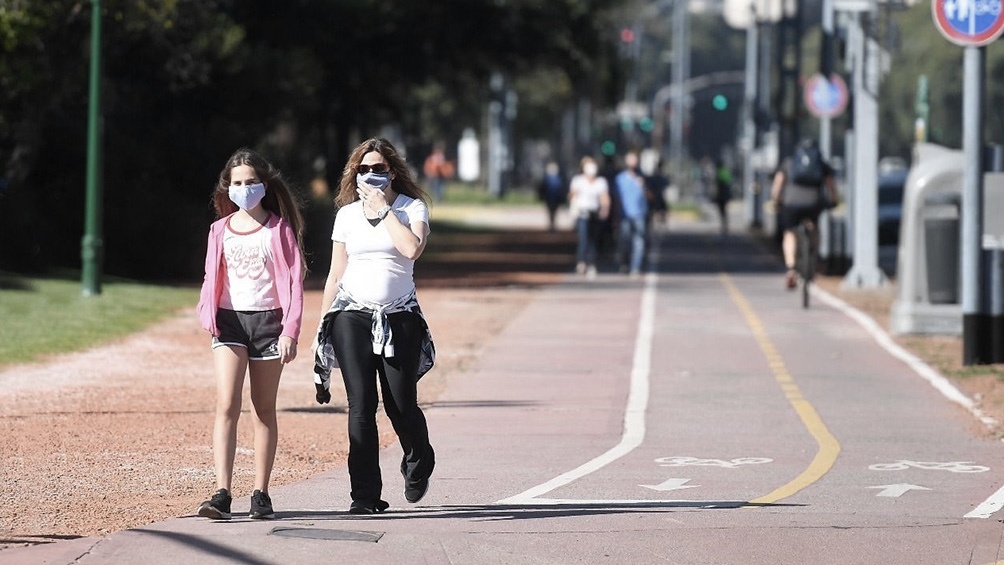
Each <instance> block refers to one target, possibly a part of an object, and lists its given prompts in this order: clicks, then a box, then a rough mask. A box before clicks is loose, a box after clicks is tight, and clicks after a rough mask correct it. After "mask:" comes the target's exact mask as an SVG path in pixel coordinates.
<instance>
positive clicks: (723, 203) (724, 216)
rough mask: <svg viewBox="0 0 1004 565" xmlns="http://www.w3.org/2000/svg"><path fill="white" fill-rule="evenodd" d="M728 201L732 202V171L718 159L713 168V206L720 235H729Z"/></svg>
mask: <svg viewBox="0 0 1004 565" xmlns="http://www.w3.org/2000/svg"><path fill="white" fill-rule="evenodd" d="M729 200H732V171H731V170H730V169H729V168H728V167H727V166H725V163H723V162H722V161H721V159H719V160H718V162H717V163H716V166H715V205H716V206H717V207H718V217H719V221H720V224H719V226H720V231H721V233H722V235H725V234H727V233H729V214H728V205H729Z"/></svg>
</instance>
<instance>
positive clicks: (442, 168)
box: [422, 143, 453, 202]
mask: <svg viewBox="0 0 1004 565" xmlns="http://www.w3.org/2000/svg"><path fill="white" fill-rule="evenodd" d="M422 172H423V173H425V178H426V179H427V180H428V181H429V188H430V189H431V190H432V197H433V198H435V200H436V202H442V200H443V196H444V195H445V193H446V179H449V178H452V177H453V163H450V162H449V161H447V160H446V155H445V154H444V153H443V147H442V146H441V145H440V144H438V143H437V144H436V145H435V146H433V148H432V153H429V156H428V157H426V158H425V163H424V164H423V165H422Z"/></svg>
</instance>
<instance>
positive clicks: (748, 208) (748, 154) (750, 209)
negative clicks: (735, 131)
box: [743, 5, 760, 229]
mask: <svg viewBox="0 0 1004 565" xmlns="http://www.w3.org/2000/svg"><path fill="white" fill-rule="evenodd" d="M750 11H751V12H752V13H753V17H752V18H751V21H750V25H749V27H747V28H746V80H745V82H744V84H743V103H744V106H743V149H744V150H745V151H744V155H743V157H744V164H743V204H744V206H743V208H744V210H745V216H746V223H747V224H748V225H749V227H751V228H754V229H756V228H759V227H760V226H759V225H757V222H756V219H757V218H756V211H755V207H756V193H755V192H754V190H755V181H754V178H753V151H754V150H755V149H756V121H755V117H756V86H757V66H756V61H757V41H758V38H757V32H758V31H759V29H758V27H757V23H756V9H755V8H754V7H753V5H750Z"/></svg>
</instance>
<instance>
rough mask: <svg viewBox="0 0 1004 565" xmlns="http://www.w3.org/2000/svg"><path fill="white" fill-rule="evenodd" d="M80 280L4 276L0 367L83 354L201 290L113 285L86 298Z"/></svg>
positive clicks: (190, 300)
mask: <svg viewBox="0 0 1004 565" xmlns="http://www.w3.org/2000/svg"><path fill="white" fill-rule="evenodd" d="M81 288H82V287H81V284H80V281H79V280H67V279H54V278H34V277H23V276H19V275H13V274H10V273H3V272H0V365H5V364H11V363H26V362H30V361H34V360H37V359H39V358H40V357H42V356H44V355H47V354H51V353H66V352H69V351H78V350H81V349H85V348H87V347H90V346H93V345H97V344H100V343H104V342H107V341H110V340H113V339H115V338H118V337H122V336H124V335H127V334H130V333H133V332H136V331H139V330H142V329H144V328H146V327H148V326H149V325H150V324H152V323H154V322H156V321H158V320H161V319H163V318H164V317H166V316H168V315H170V314H172V313H174V312H176V311H177V310H178V309H180V308H184V307H188V308H191V311H192V318H193V323H195V322H194V318H195V303H196V302H198V299H199V291H198V289H194V288H179V287H171V286H156V285H147V284H140V283H135V282H125V281H114V282H105V283H104V284H103V285H102V293H101V294H100V295H98V296H92V297H84V296H82V294H81Z"/></svg>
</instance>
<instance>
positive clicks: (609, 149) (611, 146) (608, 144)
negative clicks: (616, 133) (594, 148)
mask: <svg viewBox="0 0 1004 565" xmlns="http://www.w3.org/2000/svg"><path fill="white" fill-rule="evenodd" d="M600 153H603V155H604V156H606V157H613V156H614V155H616V154H617V144H616V143H614V142H613V141H611V140H609V139H608V140H606V141H604V142H603V144H602V145H600Z"/></svg>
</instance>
